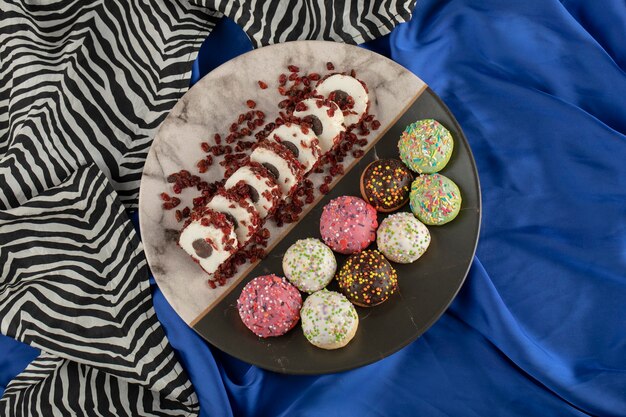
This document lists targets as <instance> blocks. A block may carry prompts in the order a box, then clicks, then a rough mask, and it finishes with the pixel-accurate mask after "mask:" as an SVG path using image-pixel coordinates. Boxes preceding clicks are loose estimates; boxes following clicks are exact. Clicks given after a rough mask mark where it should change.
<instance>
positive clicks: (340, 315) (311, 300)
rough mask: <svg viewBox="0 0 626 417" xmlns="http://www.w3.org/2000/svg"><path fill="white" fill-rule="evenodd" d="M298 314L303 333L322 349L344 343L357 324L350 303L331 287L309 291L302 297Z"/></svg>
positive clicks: (343, 344) (352, 333) (357, 319)
mask: <svg viewBox="0 0 626 417" xmlns="http://www.w3.org/2000/svg"><path fill="white" fill-rule="evenodd" d="M300 316H301V318H302V331H303V332H304V336H305V337H306V338H307V340H308V341H309V342H311V344H313V345H315V346H317V347H320V348H322V349H339V348H342V347H344V346H345V345H347V344H348V342H350V340H352V338H353V337H354V335H355V334H356V330H357V328H358V327H359V316H358V315H357V313H356V309H355V308H354V306H353V305H352V303H350V301H348V299H347V298H346V297H344V296H343V295H342V294H339V293H338V292H334V291H328V290H321V291H318V292H316V293H314V294H311V295H310V296H309V297H308V298H307V299H306V300H305V301H304V305H303V306H302V310H300Z"/></svg>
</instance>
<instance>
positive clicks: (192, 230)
mask: <svg viewBox="0 0 626 417" xmlns="http://www.w3.org/2000/svg"><path fill="white" fill-rule="evenodd" d="M178 245H179V246H180V247H181V248H182V249H183V250H184V251H185V252H187V253H188V254H189V256H191V258H192V259H193V260H194V261H196V262H197V263H198V264H199V265H200V266H201V267H202V269H204V270H205V271H206V272H207V273H208V274H213V273H214V272H215V271H217V268H219V266H220V265H221V264H222V263H223V262H224V261H225V260H226V259H228V258H229V257H230V256H231V255H232V254H233V253H234V252H235V251H236V250H237V235H236V234H235V230H234V227H233V224H232V223H231V222H230V221H229V220H228V219H227V218H226V216H224V215H222V214H220V213H217V212H215V211H213V210H210V209H207V208H203V209H202V213H194V214H192V217H191V219H190V220H189V221H188V222H187V223H186V224H185V226H184V227H183V230H182V231H181V232H180V237H179V238H178Z"/></svg>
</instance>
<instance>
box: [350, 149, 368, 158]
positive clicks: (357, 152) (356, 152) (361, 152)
mask: <svg viewBox="0 0 626 417" xmlns="http://www.w3.org/2000/svg"><path fill="white" fill-rule="evenodd" d="M364 154H365V152H364V151H363V150H362V149H357V150H356V151H353V152H352V156H354V157H355V158H360V157H362V156H363V155H364Z"/></svg>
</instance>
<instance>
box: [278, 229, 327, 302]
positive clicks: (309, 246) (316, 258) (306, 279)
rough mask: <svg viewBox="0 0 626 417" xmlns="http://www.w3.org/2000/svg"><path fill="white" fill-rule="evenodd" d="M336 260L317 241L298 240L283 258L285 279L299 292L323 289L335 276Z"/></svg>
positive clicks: (311, 239)
mask: <svg viewBox="0 0 626 417" xmlns="http://www.w3.org/2000/svg"><path fill="white" fill-rule="evenodd" d="M336 270H337V260H336V259H335V255H334V254H333V251H332V250H330V248H329V247H328V246H326V245H324V244H323V243H322V242H320V241H319V240H317V239H313V238H308V239H301V240H298V241H297V242H296V243H294V244H293V245H291V246H290V247H289V249H287V252H285V256H284V257H283V271H284V273H285V276H286V277H287V279H288V280H289V281H290V282H291V283H292V284H293V285H295V286H296V287H298V289H299V290H300V291H304V292H307V293H309V294H310V293H313V292H315V291H319V290H321V289H322V288H324V287H325V286H326V285H328V283H329V282H330V281H331V280H332V279H333V277H334V276H335V271H336Z"/></svg>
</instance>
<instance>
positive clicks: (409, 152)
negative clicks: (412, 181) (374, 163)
mask: <svg viewBox="0 0 626 417" xmlns="http://www.w3.org/2000/svg"><path fill="white" fill-rule="evenodd" d="M453 148H454V140H453V139H452V135H451V134H450V132H449V131H448V129H446V128H445V127H443V126H442V125H441V123H439V122H438V121H436V120H433V119H424V120H418V121H417V122H414V123H411V124H410V125H408V126H407V127H406V128H405V129H404V132H402V136H400V141H399V142H398V150H399V151H400V159H402V162H404V163H405V164H406V166H408V167H409V168H410V169H412V170H413V171H415V172H418V173H420V174H432V173H433V172H438V171H441V170H442V169H443V168H444V167H445V166H446V164H447V163H448V161H449V160H450V156H451V155H452V149H453Z"/></svg>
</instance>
